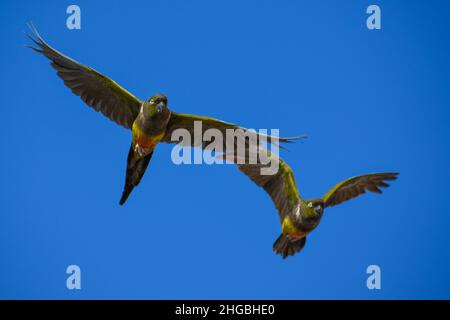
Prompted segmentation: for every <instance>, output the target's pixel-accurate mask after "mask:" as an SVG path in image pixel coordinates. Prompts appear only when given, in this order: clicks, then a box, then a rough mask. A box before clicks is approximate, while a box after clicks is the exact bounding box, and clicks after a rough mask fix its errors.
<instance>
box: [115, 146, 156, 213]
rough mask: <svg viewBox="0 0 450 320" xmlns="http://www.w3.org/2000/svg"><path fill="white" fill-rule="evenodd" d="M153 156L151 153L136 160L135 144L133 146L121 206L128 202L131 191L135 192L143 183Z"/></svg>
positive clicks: (129, 155)
mask: <svg viewBox="0 0 450 320" xmlns="http://www.w3.org/2000/svg"><path fill="white" fill-rule="evenodd" d="M152 155H153V152H151V153H149V154H148V155H146V156H145V157H143V158H140V159H136V158H135V157H134V151H133V144H132V145H131V147H130V151H128V158H127V173H126V177H125V186H124V188H123V192H122V197H121V198H120V201H119V204H120V205H123V204H124V203H125V201H127V199H128V196H129V195H130V193H131V191H133V189H134V187H136V186H137V185H138V184H139V182H141V179H142V177H143V176H144V173H145V170H146V169H147V166H148V164H149V162H150V159H151V158H152Z"/></svg>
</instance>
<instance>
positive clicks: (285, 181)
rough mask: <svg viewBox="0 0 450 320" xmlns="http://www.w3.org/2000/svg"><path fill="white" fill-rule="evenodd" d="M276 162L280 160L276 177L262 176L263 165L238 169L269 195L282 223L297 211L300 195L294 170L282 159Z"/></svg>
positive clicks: (245, 166)
mask: <svg viewBox="0 0 450 320" xmlns="http://www.w3.org/2000/svg"><path fill="white" fill-rule="evenodd" d="M271 157H272V158H273V157H275V156H274V155H272V156H271ZM273 159H274V158H273ZM275 160H278V165H279V167H278V172H277V173H276V174H274V175H264V174H262V171H261V169H262V168H263V167H265V166H266V165H262V164H241V165H239V164H238V168H239V170H240V171H241V172H243V173H244V174H245V175H247V176H248V177H249V178H250V179H251V180H252V181H253V182H254V183H256V184H257V185H258V186H260V187H262V188H263V189H264V190H265V191H266V192H267V193H268V194H269V196H270V197H271V198H272V201H273V203H274V204H275V207H276V208H277V211H278V215H279V216H280V222H283V219H284V218H285V217H286V216H287V215H289V213H292V212H293V210H296V209H297V206H298V203H299V202H300V195H299V193H298V189H297V185H296V183H295V179H294V173H293V172H292V169H291V168H290V167H289V166H288V165H287V164H286V163H285V162H284V161H283V160H282V159H280V158H276V159H275Z"/></svg>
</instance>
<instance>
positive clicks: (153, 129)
mask: <svg viewBox="0 0 450 320" xmlns="http://www.w3.org/2000/svg"><path fill="white" fill-rule="evenodd" d="M30 28H31V30H32V32H33V34H34V37H32V36H30V35H28V37H29V38H30V39H31V40H32V41H33V42H34V43H35V44H36V45H37V47H33V46H28V47H29V48H31V49H33V50H34V51H36V52H38V53H41V54H43V55H44V56H45V57H47V58H48V59H49V60H50V61H51V63H50V64H51V66H52V67H53V68H54V69H55V70H56V73H57V75H58V76H59V77H60V78H61V79H62V80H63V82H64V84H65V85H66V86H67V87H69V88H70V89H71V90H72V92H73V93H74V94H75V95H77V96H79V97H80V98H81V100H83V101H84V102H85V103H86V104H87V105H88V106H90V107H91V108H93V109H94V110H95V111H98V112H100V113H102V114H103V115H104V116H106V117H107V118H109V119H110V120H112V121H114V122H116V123H117V124H118V125H120V126H122V127H124V128H126V129H129V130H131V135H132V136H131V144H130V147H129V151H128V156H127V166H126V174H125V184H124V188H123V192H122V196H121V198H120V201H119V204H120V205H123V204H124V203H125V202H126V201H127V199H128V197H129V195H130V194H131V192H132V191H133V189H134V188H135V187H136V186H137V185H138V184H139V183H140V181H141V179H142V177H143V176H144V173H145V171H146V169H147V167H148V165H149V162H150V160H151V158H152V155H153V152H154V150H155V148H156V146H157V145H158V144H159V143H161V142H164V143H174V142H176V141H173V140H172V133H173V132H174V131H175V130H177V129H185V130H187V131H188V132H189V133H191V134H192V135H193V134H194V131H195V123H196V122H197V121H200V122H201V123H202V127H201V130H202V133H204V132H205V131H206V130H208V129H217V130H219V131H220V132H221V133H223V134H224V135H225V132H226V131H227V130H229V129H233V130H238V129H239V130H242V132H243V133H245V132H247V129H245V128H244V127H241V126H238V125H235V124H232V123H228V122H224V121H221V120H218V119H215V118H211V117H205V116H197V115H192V114H183V113H176V112H174V111H172V110H170V109H169V107H168V99H167V97H166V96H165V95H164V94H161V93H158V94H154V95H152V96H151V97H150V98H148V99H147V100H145V101H143V100H140V99H138V98H137V97H135V96H134V95H133V94H132V93H130V92H129V91H127V90H126V89H124V88H123V87H121V86H120V85H119V84H117V83H116V82H115V81H113V80H112V79H110V78H109V77H107V76H105V75H103V74H101V73H99V72H97V71H96V70H94V69H92V68H90V67H88V66H85V65H83V64H81V63H79V62H77V61H75V60H73V59H72V58H69V57H67V56H65V55H63V54H62V53H60V52H58V51H57V50H55V49H53V48H52V47H51V46H50V45H48V44H47V43H46V42H45V41H44V39H43V38H42V37H41V36H40V35H39V33H38V32H37V30H36V28H34V26H33V25H30ZM257 135H258V137H260V136H263V135H262V134H260V133H257ZM265 137H266V138H269V139H271V140H270V143H274V142H273V139H276V140H275V141H277V142H281V143H289V142H293V141H294V140H298V139H300V138H303V137H304V136H296V137H272V136H265ZM184 142H185V141H183V143H184ZM188 145H190V146H192V147H201V148H205V147H206V144H205V142H204V141H198V140H197V139H194V140H192V141H190V142H188ZM269 158H271V159H272V160H275V161H277V163H278V165H279V168H278V170H277V171H276V173H274V174H270V175H267V174H262V171H261V169H262V168H263V167H264V166H266V164H262V163H246V162H244V163H239V162H237V163H236V165H237V167H238V169H239V170H240V171H241V172H242V173H244V174H245V175H246V176H248V177H249V178H250V179H251V180H252V181H253V182H254V183H255V184H256V185H257V186H259V187H261V188H263V189H264V190H265V191H266V193H268V195H269V196H270V198H271V199H272V202H273V203H274V205H275V208H276V209H277V212H278V215H279V218H280V223H281V234H280V236H279V237H278V238H277V239H276V241H275V242H274V244H273V246H272V247H273V251H274V252H275V253H276V254H280V255H281V256H282V258H284V259H285V258H287V257H289V256H293V255H294V254H296V253H298V252H300V251H301V250H302V248H303V247H304V246H305V243H306V237H307V236H308V235H309V233H310V232H311V231H313V230H314V229H315V228H316V227H317V226H318V225H319V223H320V221H321V219H322V216H323V211H324V209H325V208H327V207H330V206H334V205H337V204H340V203H342V202H344V201H346V200H349V199H352V198H355V197H357V196H359V195H361V194H363V193H365V192H366V191H371V192H375V193H381V190H380V189H379V188H384V187H388V186H389V185H388V184H387V183H386V182H385V181H390V180H395V179H396V178H397V176H398V173H394V172H387V173H373V174H365V175H359V176H355V177H353V178H349V179H347V180H344V181H342V182H340V183H338V184H336V185H335V186H334V187H333V188H331V189H330V190H329V191H328V192H327V193H326V194H325V195H324V196H323V197H322V198H317V199H309V200H303V199H302V198H301V197H300V194H299V192H298V189H297V186H296V182H295V179H294V175H293V171H292V169H291V168H290V166H289V165H288V164H287V163H286V162H284V160H282V159H281V158H279V157H278V156H277V155H275V154H272V153H270V154H269ZM235 162H236V161H235Z"/></svg>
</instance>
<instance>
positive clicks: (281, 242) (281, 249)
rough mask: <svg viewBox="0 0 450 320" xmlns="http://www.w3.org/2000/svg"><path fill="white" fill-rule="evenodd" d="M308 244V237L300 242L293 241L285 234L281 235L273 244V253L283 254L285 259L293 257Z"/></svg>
mask: <svg viewBox="0 0 450 320" xmlns="http://www.w3.org/2000/svg"><path fill="white" fill-rule="evenodd" d="M305 243H306V237H303V238H301V239H299V240H292V239H291V238H289V237H288V236H286V235H285V234H283V233H282V234H281V235H280V236H279V237H278V239H277V240H276V241H275V242H274V244H273V251H275V253H276V254H281V256H282V257H283V259H286V258H287V257H289V256H293V255H294V254H296V253H297V252H299V251H300V250H302V249H303V247H304V246H305Z"/></svg>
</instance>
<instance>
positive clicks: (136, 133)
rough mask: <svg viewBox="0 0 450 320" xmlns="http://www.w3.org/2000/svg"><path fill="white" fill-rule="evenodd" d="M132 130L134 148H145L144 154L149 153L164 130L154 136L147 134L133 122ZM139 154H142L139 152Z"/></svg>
mask: <svg viewBox="0 0 450 320" xmlns="http://www.w3.org/2000/svg"><path fill="white" fill-rule="evenodd" d="M132 132H133V148H134V150H136V149H141V150H145V154H149V153H150V152H152V151H153V149H155V147H156V145H157V144H158V143H159V142H160V141H161V139H162V138H163V137H164V132H161V133H160V134H157V135H154V136H151V135H147V134H145V133H144V132H143V131H142V130H141V129H140V128H139V127H138V126H137V124H136V123H134V124H133V128H132ZM139 156H142V154H141V152H140V154H139Z"/></svg>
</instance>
